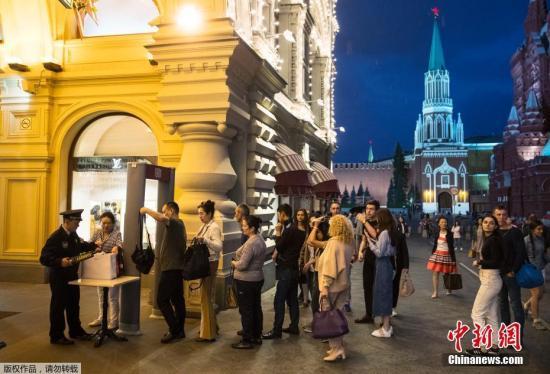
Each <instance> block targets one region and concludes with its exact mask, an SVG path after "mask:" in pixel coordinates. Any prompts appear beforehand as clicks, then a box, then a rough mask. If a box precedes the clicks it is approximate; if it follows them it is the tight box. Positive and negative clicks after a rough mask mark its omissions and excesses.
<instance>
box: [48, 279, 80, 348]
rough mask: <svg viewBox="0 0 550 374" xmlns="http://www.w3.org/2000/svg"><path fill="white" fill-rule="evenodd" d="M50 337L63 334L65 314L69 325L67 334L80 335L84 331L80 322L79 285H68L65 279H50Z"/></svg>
mask: <svg viewBox="0 0 550 374" xmlns="http://www.w3.org/2000/svg"><path fill="white" fill-rule="evenodd" d="M50 290H51V292H52V298H51V300H50V339H51V340H57V339H60V338H62V337H63V336H64V331H65V314H66V315H67V324H68V325H69V336H77V335H81V334H82V333H84V332H85V331H84V330H83V329H82V325H81V323H80V317H79V315H80V287H78V286H70V285H68V284H67V280H63V279H52V280H50Z"/></svg>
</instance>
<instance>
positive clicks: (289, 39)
mask: <svg viewBox="0 0 550 374" xmlns="http://www.w3.org/2000/svg"><path fill="white" fill-rule="evenodd" d="M282 35H283V38H285V40H286V41H287V42H289V43H296V39H295V38H294V34H293V33H292V31H290V30H285V31H283V33H282Z"/></svg>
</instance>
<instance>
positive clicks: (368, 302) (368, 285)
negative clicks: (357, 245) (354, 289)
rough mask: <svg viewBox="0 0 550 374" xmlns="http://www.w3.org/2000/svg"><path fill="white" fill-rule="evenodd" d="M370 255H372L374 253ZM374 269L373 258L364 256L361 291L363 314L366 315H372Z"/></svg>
mask: <svg viewBox="0 0 550 374" xmlns="http://www.w3.org/2000/svg"><path fill="white" fill-rule="evenodd" d="M369 252H370V251H369ZM372 256H373V257H374V254H373V255H372ZM375 271H376V264H375V258H373V259H371V258H369V257H367V256H365V259H364V260H363V292H364V295H365V315H366V316H367V317H373V315H372V303H373V299H374V294H373V293H374V291H373V289H374V275H375Z"/></svg>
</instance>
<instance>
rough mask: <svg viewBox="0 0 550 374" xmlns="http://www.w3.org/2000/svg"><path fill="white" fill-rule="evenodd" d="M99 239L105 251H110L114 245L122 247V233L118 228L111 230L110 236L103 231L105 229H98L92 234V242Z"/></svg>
mask: <svg viewBox="0 0 550 374" xmlns="http://www.w3.org/2000/svg"><path fill="white" fill-rule="evenodd" d="M98 240H99V241H101V245H100V246H99V247H100V248H101V250H102V251H103V252H107V253H109V252H111V250H112V249H113V247H118V248H119V249H120V248H122V235H121V234H120V231H118V230H117V229H114V230H113V231H111V233H110V234H109V235H108V236H107V235H106V234H104V233H103V230H97V231H96V232H95V233H94V235H93V236H92V239H91V242H92V243H95V242H96V241H98Z"/></svg>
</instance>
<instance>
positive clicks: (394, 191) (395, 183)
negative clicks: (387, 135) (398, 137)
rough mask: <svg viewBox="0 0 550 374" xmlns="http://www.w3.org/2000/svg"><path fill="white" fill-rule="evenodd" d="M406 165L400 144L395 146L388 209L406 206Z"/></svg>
mask: <svg viewBox="0 0 550 374" xmlns="http://www.w3.org/2000/svg"><path fill="white" fill-rule="evenodd" d="M406 191H407V164H406V163H405V154H404V153H403V149H402V148H401V144H399V143H397V145H396V146H395V154H394V156H393V176H392V183H391V184H390V188H389V190H388V204H387V205H388V207H389V208H403V207H404V206H405V205H406V204H407V192H406Z"/></svg>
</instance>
